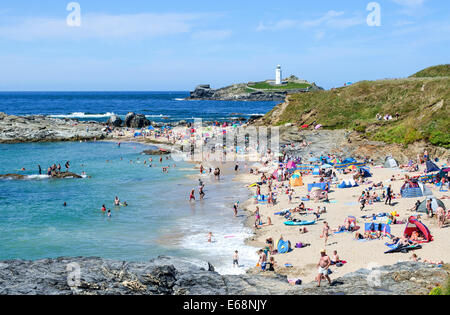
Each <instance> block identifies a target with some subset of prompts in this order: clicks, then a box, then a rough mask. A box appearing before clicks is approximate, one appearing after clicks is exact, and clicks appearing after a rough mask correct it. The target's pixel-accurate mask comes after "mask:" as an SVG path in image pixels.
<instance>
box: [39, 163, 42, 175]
mask: <svg viewBox="0 0 450 315" xmlns="http://www.w3.org/2000/svg"><path fill="white" fill-rule="evenodd" d="M38 169H39V175H42V169H41V166H40V165H38Z"/></svg>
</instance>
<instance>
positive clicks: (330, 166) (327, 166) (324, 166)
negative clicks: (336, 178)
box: [321, 164, 333, 168]
mask: <svg viewBox="0 0 450 315" xmlns="http://www.w3.org/2000/svg"><path fill="white" fill-rule="evenodd" d="M332 167H333V166H332V165H330V164H324V165H322V166H321V168H332Z"/></svg>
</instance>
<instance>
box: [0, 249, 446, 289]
mask: <svg viewBox="0 0 450 315" xmlns="http://www.w3.org/2000/svg"><path fill="white" fill-rule="evenodd" d="M77 271H79V275H80V276H79V278H77V276H76V275H77ZM447 277H448V272H447V271H446V269H445V268H438V267H435V266H432V265H426V264H421V263H412V262H404V263H398V264H395V265H392V266H383V267H380V268H377V269H374V270H367V269H362V270H359V271H357V272H354V273H351V274H348V275H346V276H344V277H341V278H338V279H336V280H335V281H333V285H332V286H328V285H325V286H324V287H322V288H317V287H316V283H309V284H305V285H295V286H293V285H290V284H288V281H287V279H286V277H283V276H280V275H275V274H272V273H268V272H266V273H262V274H257V275H250V274H245V275H220V274H218V273H217V272H215V271H214V267H213V266H211V265H210V264H208V263H204V262H189V261H186V260H180V259H176V258H171V257H164V256H163V257H159V258H157V259H154V260H152V261H149V262H142V263H136V262H123V261H114V260H107V259H102V258H58V259H44V260H37V261H22V260H9V261H2V262H0V283H1V286H0V295H13V294H19V295H34V294H40V295H72V294H75V295H111V294H113V295H254V294H259V295H303V294H333V295H336V294H341V295H356V294H357V295H360V294H373V295H377V294H383V295H390V294H395V295H405V294H428V293H429V292H430V290H432V289H433V288H434V287H436V286H439V285H442V284H443V283H444V282H445V280H446V278H447ZM368 279H369V280H368ZM68 280H69V281H68ZM77 280H79V281H78V283H76V281H77ZM369 282H370V283H369ZM68 283H73V284H76V285H77V286H75V285H73V286H69V284H68Z"/></svg>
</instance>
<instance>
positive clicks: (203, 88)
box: [190, 84, 215, 99]
mask: <svg viewBox="0 0 450 315" xmlns="http://www.w3.org/2000/svg"><path fill="white" fill-rule="evenodd" d="M214 92H215V90H213V89H211V87H210V85H209V84H202V85H199V86H197V87H196V88H195V90H194V91H193V92H191V97H190V98H191V99H202V98H212V97H213V96H214Z"/></svg>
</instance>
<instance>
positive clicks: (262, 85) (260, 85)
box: [248, 82, 311, 90]
mask: <svg viewBox="0 0 450 315" xmlns="http://www.w3.org/2000/svg"><path fill="white" fill-rule="evenodd" d="M248 86H249V87H251V88H254V89H260V90H297V89H307V88H309V87H311V84H309V83H298V82H287V83H286V84H283V85H272V84H270V83H267V82H257V83H254V84H249V85H248Z"/></svg>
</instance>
